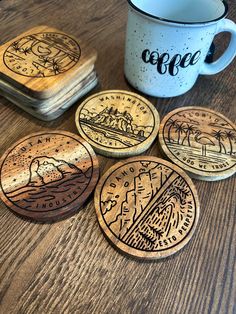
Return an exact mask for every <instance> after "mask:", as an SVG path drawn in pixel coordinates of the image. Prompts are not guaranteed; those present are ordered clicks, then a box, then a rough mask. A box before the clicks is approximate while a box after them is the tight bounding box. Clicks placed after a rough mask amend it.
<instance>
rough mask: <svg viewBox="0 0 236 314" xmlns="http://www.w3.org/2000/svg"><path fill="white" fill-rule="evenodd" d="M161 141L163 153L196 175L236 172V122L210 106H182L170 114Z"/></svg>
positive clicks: (206, 177)
mask: <svg viewBox="0 0 236 314" xmlns="http://www.w3.org/2000/svg"><path fill="white" fill-rule="evenodd" d="M159 142H160V146H161V149H162V150H163V152H164V154H165V155H166V156H167V157H168V158H169V159H170V160H171V161H173V162H174V163H175V164H177V165H178V166H180V167H182V168H183V169H184V170H186V171H188V173H189V174H190V175H191V176H192V177H193V178H196V179H199V180H205V181H216V180H221V179H225V178H228V177H229V176H231V175H233V174H234V173H235V172H236V126H235V125H234V124H233V123H232V122H231V121H230V120H229V119H227V118H226V117H224V116H223V115H222V114H220V113H218V112H215V111H213V110H210V109H208V108H202V107H183V108H179V109H176V110H174V111H172V112H170V113H169V114H167V116H165V117H164V119H163V121H162V122H161V126H160V133H159Z"/></svg>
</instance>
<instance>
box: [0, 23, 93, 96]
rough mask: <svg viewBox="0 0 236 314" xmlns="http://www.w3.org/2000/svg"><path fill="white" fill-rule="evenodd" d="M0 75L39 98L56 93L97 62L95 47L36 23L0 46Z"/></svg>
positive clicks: (2, 78)
mask: <svg viewBox="0 0 236 314" xmlns="http://www.w3.org/2000/svg"><path fill="white" fill-rule="evenodd" d="M0 58H1V59H2V60H3V62H2V63H1V64H0V78H1V80H6V81H8V82H10V84H12V85H14V86H15V87H16V88H17V89H19V90H22V91H23V92H26V93H28V94H30V95H31V96H32V97H35V98H38V99H46V98H50V97H52V96H54V95H55V94H56V93H58V92H59V91H60V90H62V89H63V88H64V87H65V86H68V85H70V84H71V83H70V82H74V80H78V77H79V76H80V75H83V74H84V71H86V69H87V68H88V66H89V65H93V64H94V63H95V61H96V58H97V54H96V52H95V50H93V49H91V48H89V47H88V46H87V45H86V44H84V43H83V42H81V41H80V40H78V39H76V38H74V37H72V36H71V35H68V34H65V33H63V32H61V31H59V30H57V29H55V28H51V27H48V26H37V27H35V28H33V29H30V30H29V31H27V32H25V33H23V34H21V35H19V36H18V37H16V38H14V39H13V40H11V41H9V42H7V43H6V44H4V45H2V46H1V47H0Z"/></svg>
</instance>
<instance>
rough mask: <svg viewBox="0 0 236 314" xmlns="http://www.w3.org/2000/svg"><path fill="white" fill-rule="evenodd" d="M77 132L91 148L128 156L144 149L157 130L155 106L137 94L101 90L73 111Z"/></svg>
mask: <svg viewBox="0 0 236 314" xmlns="http://www.w3.org/2000/svg"><path fill="white" fill-rule="evenodd" d="M75 122H76V126H77V129H78V131H79V133H80V135H81V136H82V137H83V138H84V139H85V140H86V141H88V142H89V143H90V144H91V145H92V146H93V148H94V150H95V151H96V152H98V153H100V154H102V155H105V156H111V157H128V156H133V155H138V154H141V153H143V152H144V151H145V150H147V149H148V148H149V147H150V146H151V144H152V143H153V141H154V139H155V138H156V136H157V133H158V130H159V124H160V119H159V114H158V112H157V110H156V109H155V107H154V106H153V105H152V104H151V103H150V102H149V101H148V100H147V99H145V98H143V97H141V96H140V95H138V94H135V93H131V92H129V91H122V90H110V91H103V92H100V93H98V94H95V95H93V96H91V97H89V98H88V99H86V100H85V101H84V102H83V103H82V104H81V105H80V106H79V107H78V110H77V112H76V117H75Z"/></svg>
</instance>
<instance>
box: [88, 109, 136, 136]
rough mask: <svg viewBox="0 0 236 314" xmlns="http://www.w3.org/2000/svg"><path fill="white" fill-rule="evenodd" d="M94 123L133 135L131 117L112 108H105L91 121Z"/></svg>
mask: <svg viewBox="0 0 236 314" xmlns="http://www.w3.org/2000/svg"><path fill="white" fill-rule="evenodd" d="M91 121H93V122H94V123H99V124H101V125H104V126H108V127H111V128H113V129H118V130H121V131H125V132H128V133H133V132H134V130H133V126H132V121H133V118H132V116H131V115H130V114H129V113H128V112H127V111H125V112H119V111H118V110H117V109H114V108H113V107H110V108H108V107H106V108H105V109H104V110H103V111H101V112H100V113H99V114H97V115H96V116H95V117H93V118H92V119H91Z"/></svg>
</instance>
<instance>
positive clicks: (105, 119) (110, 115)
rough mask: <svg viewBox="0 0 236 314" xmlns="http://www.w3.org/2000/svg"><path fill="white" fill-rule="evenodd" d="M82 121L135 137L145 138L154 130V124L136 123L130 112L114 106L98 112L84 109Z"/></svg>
mask: <svg viewBox="0 0 236 314" xmlns="http://www.w3.org/2000/svg"><path fill="white" fill-rule="evenodd" d="M81 121H82V122H83V123H86V124H90V125H94V126H96V125H97V126H100V127H101V126H102V127H103V128H104V129H109V130H110V131H112V130H113V131H116V132H120V134H121V135H122V134H123V135H125V134H126V135H127V136H131V137H134V138H136V137H140V138H142V140H145V138H146V137H148V136H149V135H150V134H151V132H152V130H153V127H152V126H141V125H140V126H139V125H137V124H135V123H134V120H133V117H132V116H131V114H130V113H129V112H127V111H124V112H120V111H119V110H118V109H117V108H116V109H115V108H114V107H106V108H105V109H103V110H102V111H101V112H99V113H98V114H94V113H93V112H90V111H88V110H87V109H83V112H82V114H81ZM96 131H99V130H96Z"/></svg>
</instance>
